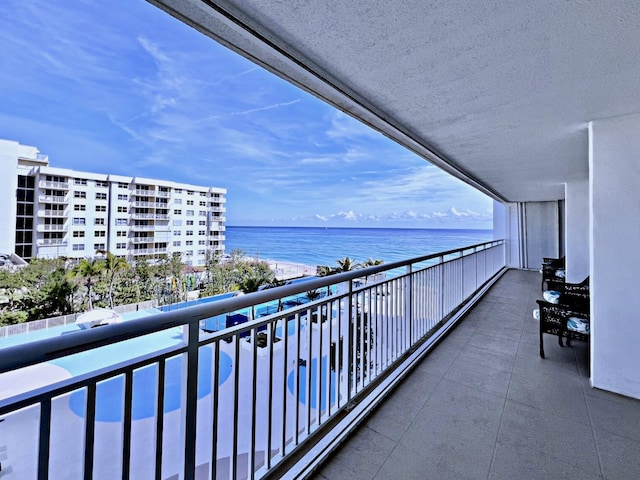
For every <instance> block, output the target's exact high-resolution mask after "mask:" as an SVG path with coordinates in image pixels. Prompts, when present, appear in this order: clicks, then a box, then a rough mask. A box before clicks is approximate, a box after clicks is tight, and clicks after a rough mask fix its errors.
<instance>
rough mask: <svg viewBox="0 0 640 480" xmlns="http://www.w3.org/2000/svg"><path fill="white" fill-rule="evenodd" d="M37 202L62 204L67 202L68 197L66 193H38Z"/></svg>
mask: <svg viewBox="0 0 640 480" xmlns="http://www.w3.org/2000/svg"><path fill="white" fill-rule="evenodd" d="M38 202H40V203H56V204H64V203H68V202H69V197H68V196H67V195H39V196H38Z"/></svg>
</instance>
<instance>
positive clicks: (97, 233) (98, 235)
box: [95, 230, 107, 237]
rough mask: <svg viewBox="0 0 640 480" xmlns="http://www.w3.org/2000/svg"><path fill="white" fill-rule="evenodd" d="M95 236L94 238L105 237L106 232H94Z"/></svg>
mask: <svg viewBox="0 0 640 480" xmlns="http://www.w3.org/2000/svg"><path fill="white" fill-rule="evenodd" d="M95 236H96V237H106V236H107V231H106V230H96V231H95Z"/></svg>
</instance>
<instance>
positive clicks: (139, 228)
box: [129, 225, 156, 232]
mask: <svg viewBox="0 0 640 480" xmlns="http://www.w3.org/2000/svg"><path fill="white" fill-rule="evenodd" d="M129 228H131V230H133V231H134V232H153V231H154V230H155V229H156V227H155V226H154V225H131V226H130V227H129Z"/></svg>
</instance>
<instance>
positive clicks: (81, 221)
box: [73, 217, 85, 225]
mask: <svg viewBox="0 0 640 480" xmlns="http://www.w3.org/2000/svg"><path fill="white" fill-rule="evenodd" d="M73 224H74V225H84V224H85V219H84V218H78V217H75V218H74V219H73Z"/></svg>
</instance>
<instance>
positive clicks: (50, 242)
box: [36, 238, 67, 247]
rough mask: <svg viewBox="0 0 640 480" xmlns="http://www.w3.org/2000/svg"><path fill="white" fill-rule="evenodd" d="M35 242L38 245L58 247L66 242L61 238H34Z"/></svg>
mask: <svg viewBox="0 0 640 480" xmlns="http://www.w3.org/2000/svg"><path fill="white" fill-rule="evenodd" d="M36 243H37V245H38V246H40V247H44V246H47V247H51V246H54V247H60V246H63V245H66V244H67V241H66V240H64V239H62V238H40V239H38V240H36Z"/></svg>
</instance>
